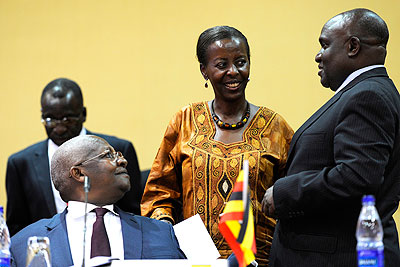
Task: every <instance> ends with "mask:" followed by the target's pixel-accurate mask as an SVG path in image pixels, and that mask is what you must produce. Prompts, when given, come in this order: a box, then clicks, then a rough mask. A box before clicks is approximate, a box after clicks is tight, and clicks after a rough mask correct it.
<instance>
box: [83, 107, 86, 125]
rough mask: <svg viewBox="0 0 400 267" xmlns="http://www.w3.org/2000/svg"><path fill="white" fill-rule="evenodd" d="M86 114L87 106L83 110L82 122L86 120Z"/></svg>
mask: <svg viewBox="0 0 400 267" xmlns="http://www.w3.org/2000/svg"><path fill="white" fill-rule="evenodd" d="M86 115H87V110H86V107H83V110H82V116H83V120H82V122H85V121H86Z"/></svg>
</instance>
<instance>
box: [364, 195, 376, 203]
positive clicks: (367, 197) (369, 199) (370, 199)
mask: <svg viewBox="0 0 400 267" xmlns="http://www.w3.org/2000/svg"><path fill="white" fill-rule="evenodd" d="M368 202H374V203H375V197H374V196H373V195H365V196H363V198H362V203H368Z"/></svg>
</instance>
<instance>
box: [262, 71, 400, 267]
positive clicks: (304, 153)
mask: <svg viewBox="0 0 400 267" xmlns="http://www.w3.org/2000/svg"><path fill="white" fill-rule="evenodd" d="M399 116H400V97H399V93H398V91H397V90H396V88H395V86H394V84H393V82H392V81H391V80H390V79H389V77H388V75H387V73H386V70H385V68H377V69H373V70H370V71H368V72H365V73H363V74H361V75H360V76H358V77H357V78H356V79H355V80H353V81H352V82H350V84H348V85H347V86H346V87H345V88H343V89H342V90H341V91H339V92H338V93H337V94H336V95H334V96H333V97H332V98H331V99H330V100H329V101H328V102H327V103H326V104H325V105H323V106H322V107H321V108H320V109H319V110H318V111H317V112H316V113H314V115H312V116H311V118H310V119H308V120H307V121H306V122H305V123H304V124H303V125H302V126H301V127H300V128H299V130H298V131H297V132H296V133H295V135H294V136H293V139H292V142H291V145H290V150H289V155H288V161H287V176H286V177H283V178H281V179H279V180H278V181H277V182H276V183H275V185H274V192H273V197H274V203H275V213H276V216H277V218H278V223H277V226H276V229H275V234H274V239H273V245H272V251H271V257H270V266H285V267H287V266H307V267H310V266H318V267H319V266H324V267H328V266H357V263H356V262H357V254H356V238H355V232H356V225H357V219H358V215H359V213H360V209H361V198H362V196H363V195H364V194H373V195H375V197H376V207H377V209H378V212H379V215H380V217H381V220H382V224H383V229H384V245H385V266H386V267H389V266H400V251H399V243H398V236H397V231H396V225H395V222H394V219H393V217H392V215H393V213H394V212H395V211H396V209H397V207H398V205H399V199H400V139H399V138H400V131H399V124H400V119H399Z"/></svg>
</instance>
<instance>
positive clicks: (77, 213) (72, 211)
mask: <svg viewBox="0 0 400 267" xmlns="http://www.w3.org/2000/svg"><path fill="white" fill-rule="evenodd" d="M95 208H99V206H96V205H94V204H92V203H87V211H88V212H90V211H92V210H93V209H95ZM101 208H105V209H108V210H109V211H110V212H112V213H113V214H114V215H116V216H119V215H118V213H116V212H115V211H114V205H112V204H111V205H105V206H102V207H101ZM67 209H68V216H71V218H79V217H83V216H84V215H85V202H80V201H72V200H71V201H69V202H68V207H67Z"/></svg>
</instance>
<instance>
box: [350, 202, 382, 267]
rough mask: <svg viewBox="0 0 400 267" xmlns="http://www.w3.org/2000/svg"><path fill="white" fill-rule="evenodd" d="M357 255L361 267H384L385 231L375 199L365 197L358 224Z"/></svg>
mask: <svg viewBox="0 0 400 267" xmlns="http://www.w3.org/2000/svg"><path fill="white" fill-rule="evenodd" d="M356 238H357V255H358V266H359V267H367V266H368V267H384V258H383V242H382V239H383V230H382V223H381V220H380V218H379V214H378V211H377V210H376V208H375V197H374V196H372V195H367V196H364V197H363V199H362V208H361V212H360V216H359V217H358V222H357V231H356Z"/></svg>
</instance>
